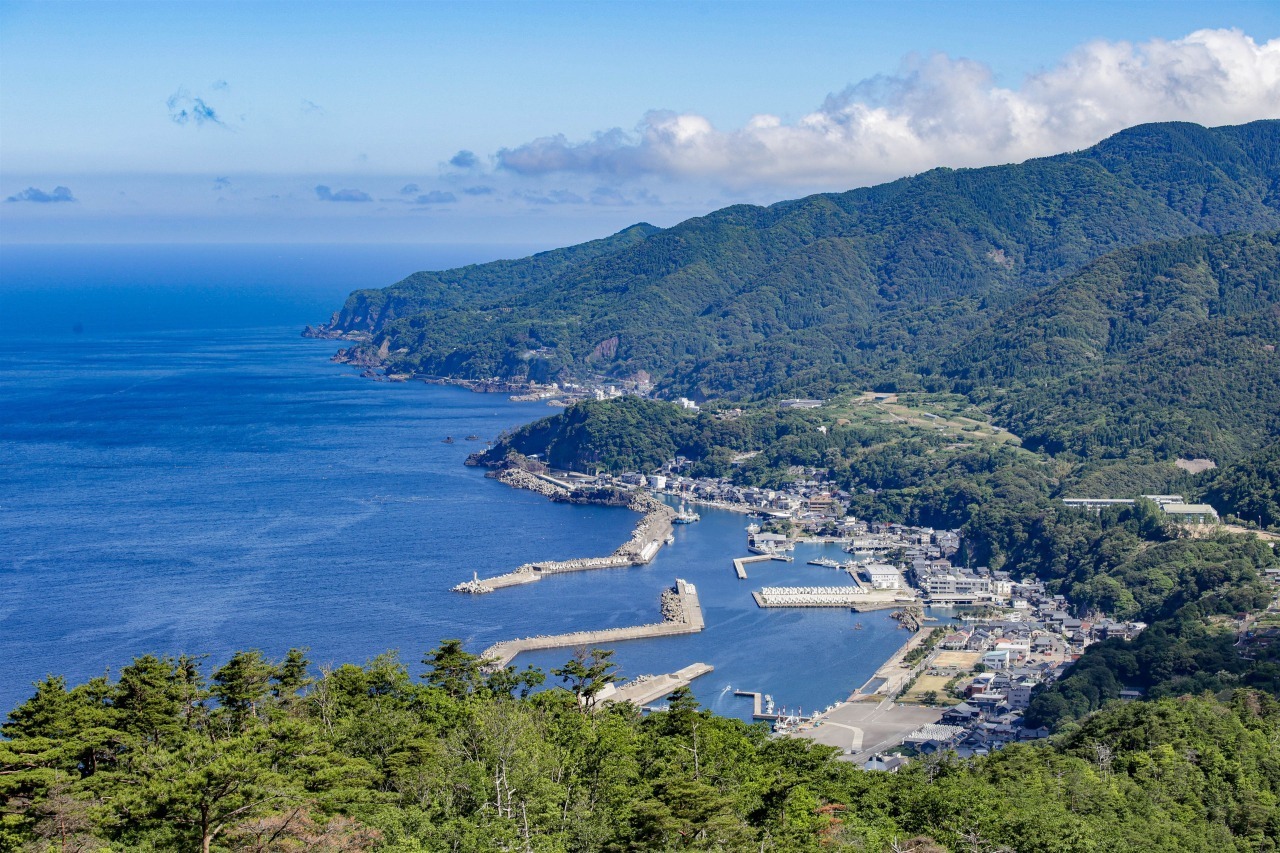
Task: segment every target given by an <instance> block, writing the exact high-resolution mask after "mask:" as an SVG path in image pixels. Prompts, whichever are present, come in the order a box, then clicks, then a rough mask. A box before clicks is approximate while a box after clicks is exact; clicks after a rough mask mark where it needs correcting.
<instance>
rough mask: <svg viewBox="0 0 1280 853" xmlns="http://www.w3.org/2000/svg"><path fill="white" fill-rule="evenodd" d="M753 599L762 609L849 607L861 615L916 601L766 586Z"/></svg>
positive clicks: (841, 589)
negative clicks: (864, 612)
mask: <svg viewBox="0 0 1280 853" xmlns="http://www.w3.org/2000/svg"><path fill="white" fill-rule="evenodd" d="M751 596H752V598H754V599H755V600H756V604H757V605H759V606H760V607H849V608H852V609H854V610H857V611H858V612H860V613H861V612H863V611H867V610H881V609H883V608H886V607H898V606H901V605H903V604H909V603H912V602H913V601H914V599H911V598H904V596H903V595H902V594H901V593H893V592H868V591H867V590H865V589H863V588H862V587H857V586H766V587H764V588H763V589H761V590H759V591H757V592H753V593H751Z"/></svg>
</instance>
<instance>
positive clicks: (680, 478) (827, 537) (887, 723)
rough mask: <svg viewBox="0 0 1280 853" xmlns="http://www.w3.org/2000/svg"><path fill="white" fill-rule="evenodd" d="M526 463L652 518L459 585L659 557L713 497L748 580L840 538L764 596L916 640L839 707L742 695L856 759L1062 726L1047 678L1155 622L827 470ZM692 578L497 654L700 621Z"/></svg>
mask: <svg viewBox="0 0 1280 853" xmlns="http://www.w3.org/2000/svg"><path fill="white" fill-rule="evenodd" d="M522 464H523V466H524V467H507V468H504V469H502V470H500V471H498V472H496V473H494V474H492V476H495V477H497V479H499V480H502V481H503V482H505V483H507V484H508V485H511V486H513V487H518V488H526V489H532V490H534V491H537V492H539V493H541V494H543V495H545V496H547V497H549V498H551V499H554V500H568V499H571V496H573V495H578V494H597V495H598V494H602V493H605V492H611V493H613V494H626V495H629V496H630V497H629V499H628V500H629V504H628V505H629V506H630V508H631V509H632V510H634V511H636V512H638V513H640V514H641V518H640V520H639V522H638V523H637V525H636V528H635V531H634V532H633V535H632V537H631V539H630V540H628V541H627V542H626V543H624V544H623V545H622V546H620V547H619V548H618V549H617V550H616V551H615V552H614V553H613V554H610V555H608V556H604V557H587V558H580V559H575V560H571V561H567V562H559V563H531V564H526V565H523V566H520V567H518V568H517V569H515V570H514V571H512V572H509V573H508V574H506V575H499V576H496V577H493V578H480V577H478V576H476V577H473V578H472V579H471V580H469V581H464V582H462V583H459V584H458V585H457V586H456V587H454V589H455V591H457V592H466V593H471V594H487V593H490V592H494V591H496V590H499V589H502V588H504V587H507V586H513V585H517V584H523V583H530V582H534V581H537V580H539V579H541V578H542V577H544V576H546V575H549V574H556V573H561V572H574V571H588V570H592V569H606V568H619V567H624V566H629V565H643V564H646V563H648V562H650V561H651V560H652V559H653V557H654V556H655V555H656V553H657V552H658V550H659V549H660V548H661V547H662V546H663V545H665V544H670V543H671V542H672V541H673V539H672V536H671V531H672V529H673V528H672V525H673V524H686V523H693V522H695V521H697V520H698V518H699V515H698V513H697V512H696V511H695V509H694V508H695V507H699V506H703V507H714V508H717V509H721V510H726V511H731V512H737V513H741V514H743V515H744V516H746V517H747V518H746V519H744V520H746V521H748V522H749V523H748V524H746V525H745V528H744V530H745V539H744V543H743V548H744V550H746V551H747V552H748V554H747V555H744V556H737V557H732V558H730V559H729V560H727V562H730V563H732V566H733V570H734V571H735V572H736V573H737V576H738V578H739V579H741V580H743V581H749V580H750V574H749V573H750V571H751V569H750V568H749V567H750V566H751V565H752V564H754V563H758V562H761V561H774V560H778V561H788V562H789V561H793V560H794V559H795V558H794V557H793V556H792V552H793V551H794V550H795V549H796V546H797V545H799V544H803V543H809V544H822V545H827V546H832V545H835V546H839V547H840V548H841V550H842V551H843V552H845V553H846V555H847V558H846V559H844V560H834V559H830V558H825V557H823V558H817V559H814V560H811V561H809V562H810V564H811V565H813V566H817V567H820V568H825V569H829V570H832V571H833V572H835V573H838V575H834V574H833V575H830V576H828V577H838V578H839V581H838V582H836V581H830V582H826V583H823V584H813V585H808V586H793V587H769V586H765V587H761V588H756V589H751V590H750V594H751V595H752V597H753V598H754V599H755V601H756V603H757V604H758V605H759V606H760V607H838V608H847V609H848V610H850V611H851V612H853V613H859V612H866V611H870V610H880V609H891V610H892V614H891V615H892V617H893V618H894V619H896V620H897V621H898V622H899V624H900V625H901V626H902V627H903V628H905V629H908V630H909V631H910V632H911V634H910V636H909V637H908V639H907V640H906V641H905V642H904V643H903V644H902V646H901V647H900V648H899V649H898V650H897V652H895V653H894V654H893V655H892V656H891V657H890V658H889V660H888V661H886V662H885V664H884V665H883V666H881V667H880V668H879V669H878V670H877V671H876V673H875V675H874V676H873V677H872V678H870V679H869V680H867V681H866V683H864V684H862V685H860V686H858V687H857V689H856V690H854V691H853V692H852V693H851V695H850V696H849V698H848V699H847V700H844V701H841V702H838V703H834V704H832V705H830V706H828V707H827V708H825V709H817V710H811V712H810V713H809V714H807V715H805V714H801V713H799V712H788V711H787V710H786V709H785V708H783V709H779V708H778V707H776V703H775V701H774V699H773V697H771V696H767V695H765V694H761V693H750V692H748V693H740V695H743V696H747V697H750V698H753V700H754V710H753V715H752V716H753V718H754V719H756V720H758V721H764V722H768V723H770V724H771V725H772V726H773V729H774V731H775V732H777V733H778V734H780V735H790V736H798V737H804V738H808V739H811V740H814V741H817V742H819V743H824V744H827V745H829V746H833V747H836V748H838V749H840V750H841V753H842V757H843V758H844V759H845V760H849V761H854V762H857V763H859V764H861V765H862V766H864V767H866V768H868V769H873V770H894V769H897V768H898V767H900V766H902V765H903V763H905V762H907V761H909V760H911V759H912V758H913V757H920V756H928V755H931V754H937V753H946V752H953V753H955V754H957V755H959V756H962V757H965V756H973V755H983V754H987V753H989V752H991V751H992V750H998V749H1000V748H1002V747H1004V746H1005V745H1007V744H1010V743H1016V742H1019V741H1026V740H1034V739H1038V738H1043V737H1047V736H1048V734H1049V731H1048V730H1047V729H1046V728H1043V727H1032V726H1028V725H1024V723H1023V717H1024V714H1025V712H1026V710H1027V708H1028V706H1029V705H1030V702H1031V698H1032V696H1033V694H1034V693H1035V692H1036V690H1037V688H1040V687H1041V686H1042V685H1048V684H1051V683H1053V682H1054V681H1056V680H1057V679H1059V678H1060V677H1061V676H1062V675H1063V674H1064V673H1065V672H1066V671H1067V669H1068V668H1069V667H1070V666H1071V664H1072V663H1073V662H1074V661H1075V660H1077V659H1078V658H1079V657H1080V655H1081V654H1082V653H1083V652H1084V650H1085V649H1086V648H1087V647H1088V646H1089V645H1091V644H1092V643H1095V642H1099V641H1102V640H1107V639H1113V638H1120V639H1122V640H1131V639H1133V638H1134V637H1136V636H1137V635H1138V634H1139V633H1140V632H1141V631H1142V630H1143V629H1144V628H1145V627H1146V625H1145V624H1144V623H1142V622H1136V621H1128V622H1127V621H1121V620H1117V619H1113V618H1110V617H1109V616H1108V615H1106V614H1103V613H1088V614H1075V613H1072V612H1071V609H1070V607H1069V606H1068V603H1067V601H1066V599H1065V597H1064V596H1062V595H1060V594H1052V593H1051V592H1049V591H1048V590H1047V589H1046V587H1045V585H1044V584H1043V583H1042V582H1040V581H1038V580H1035V579H1028V578H1015V577H1013V576H1012V575H1011V574H1010V573H1009V572H1006V571H1000V570H991V569H989V568H987V567H985V566H971V565H968V564H967V562H965V560H964V557H963V555H964V550H963V547H962V546H963V541H962V538H961V534H960V532H959V531H955V530H935V529H932V528H928V527H913V526H907V525H902V524H895V523H881V522H875V521H869V520H865V519H860V518H856V517H854V516H852V515H851V514H850V513H849V512H848V501H849V498H850V496H849V495H848V494H847V493H843V492H841V491H840V490H838V489H835V488H833V487H832V486H831V484H829V483H827V482H824V480H823V478H822V474H823V472H822V471H821V470H818V469H803V470H797V471H796V472H794V473H795V474H796V475H797V477H796V479H795V481H794V482H791V483H789V484H787V485H786V486H785V487H784V488H781V489H765V488H755V487H743V486H740V485H735V484H734V483H732V482H730V481H729V480H727V479H711V478H695V477H690V476H686V475H684V474H682V473H681V469H682V467H683V461H682V460H680V459H674V460H671V461H670V462H669V463H668V464H667V465H665V466H663V467H662V469H661V470H659V471H656V472H653V473H647V474H643V473H639V472H629V473H624V474H621V475H617V476H613V475H609V474H600V475H585V474H580V473H576V472H560V471H551V470H549V469H547V468H546V467H545V466H543V465H541V464H540V463H539V462H538V461H537V459H531V460H527V461H525V462H524V463H522ZM1142 497H1143V498H1145V499H1147V500H1150V501H1152V502H1153V503H1154V504H1155V505H1156V506H1158V507H1160V508H1161V510H1162V512H1163V513H1164V515H1165V519H1166V521H1167V522H1168V523H1171V524H1178V525H1187V526H1189V527H1197V526H1203V525H1206V524H1213V523H1215V522H1216V521H1217V515H1216V512H1214V510H1213V508H1212V507H1209V506H1206V505H1196V504H1187V503H1186V502H1185V501H1184V500H1183V498H1182V497H1181V496H1180V495H1144V496H1142ZM1123 503H1133V499H1127V498H1098V499H1075V498H1068V499H1066V500H1065V501H1064V504H1065V505H1067V506H1070V507H1073V508H1075V509H1078V510H1081V511H1085V512H1100V511H1102V509H1104V508H1105V507H1107V506H1111V505H1115V504H1123ZM748 586H750V584H748ZM691 589H692V585H691V584H686V582H685V581H683V580H678V581H677V585H676V587H674V588H673V590H675V592H672V593H670V594H671V595H675V594H676V592H678V593H679V594H680V595H681V596H683V606H682V607H681V608H678V609H677V610H675V611H672V612H667V610H664V621H663V622H659V623H654V624H651V625H641V626H635V627H633V628H615V629H607V630H604V631H599V632H576V633H574V634H569V635H562V636H558V637H536V638H526V639H524V640H513V641H506V642H504V643H500V644H499V645H498V646H497V647H495V648H494V649H493V650H491V651H492V652H493V653H494V656H495V657H497V658H499V659H500V660H501V661H502V662H503V663H506V662H508V661H510V659H511V658H512V657H514V656H515V654H518V653H519V651H520V650H522V649H533V648H555V647H570V646H579V647H584V646H586V645H588V644H595V643H599V642H608V641H610V640H617V639H640V638H645V637H651V636H663V635H667V634H671V633H688V632H691V631H699V630H702V629H703V626H704V622H703V617H702V614H701V610H700V607H699V605H698V604H697V602H696V597H690V596H689V595H688V594H687V592H688V590H691ZM666 600H667V599H666V598H664V601H666ZM673 600H674V599H673ZM690 603H692V612H691V604H690ZM672 613H675V615H674V616H673V615H672ZM1269 636H1270V635H1268V637H1269ZM486 654H488V652H486ZM711 670H712V667H711V666H710V665H708V664H703V663H699V664H696V665H691V666H689V667H686V668H685V669H683V670H680V671H678V672H676V673H672V674H669V675H661V676H642V677H640V678H639V679H637V680H636V681H635V682H633V683H631V684H628V685H624V686H623V687H622V688H621V689H620V690H619V691H618V693H617V696H616V697H614V699H613V701H628V700H626V698H625V697H635V696H644V697H645V698H646V700H647V701H649V702H654V701H658V700H660V699H661V696H659V695H658V694H659V693H662V691H661V690H658V689H657V685H660V684H665V685H669V686H672V687H674V686H683V685H687V684H688V683H689V682H690V681H692V680H693V679H695V678H697V677H699V676H701V675H703V674H705V673H706V672H710V671H711ZM655 679H656V680H655ZM646 684H648V687H645V686H644V685H646ZM611 692H612V691H611ZM667 692H669V690H668V691H667ZM662 695H666V694H665V693H662ZM1140 697H1141V693H1140V692H1139V691H1137V690H1126V691H1124V692H1123V693H1122V694H1121V698H1122V699H1137V698H1140Z"/></svg>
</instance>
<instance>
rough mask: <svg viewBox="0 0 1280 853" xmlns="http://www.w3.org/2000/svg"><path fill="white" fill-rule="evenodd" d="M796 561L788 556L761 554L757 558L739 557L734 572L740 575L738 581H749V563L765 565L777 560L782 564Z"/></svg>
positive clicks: (734, 563) (734, 565)
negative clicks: (768, 561)
mask: <svg viewBox="0 0 1280 853" xmlns="http://www.w3.org/2000/svg"><path fill="white" fill-rule="evenodd" d="M792 559H794V558H793V557H788V556H787V555H786V554H759V555H757V556H755V557H739V558H738V559H736V560H734V561H733V570H734V571H735V572H737V574H738V580H740V581H744V580H746V579H747V563H763V562H766V561H767V560H777V561H778V562H780V563H790V562H791V561H792Z"/></svg>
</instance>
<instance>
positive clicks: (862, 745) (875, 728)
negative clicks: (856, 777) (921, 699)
mask: <svg viewBox="0 0 1280 853" xmlns="http://www.w3.org/2000/svg"><path fill="white" fill-rule="evenodd" d="M941 717H942V709H941V708H923V707H920V706H916V705H898V704H896V703H894V702H890V701H887V700H886V701H883V702H847V703H845V704H844V705H841V706H840V707H838V708H836V709H834V710H832V711H830V712H828V713H825V714H823V715H822V718H821V719H822V724H821V725H819V726H812V727H808V728H805V729H802V730H801V731H799V732H797V734H798V735H799V736H800V737H806V738H809V739H810V740H814V741H817V742H818V743H824V744H826V745H827V746H834V747H839V748H840V749H842V750H844V751H845V752H846V754H847V755H848V758H849V760H851V761H855V762H857V763H859V764H861V763H862V762H864V761H866V760H867V759H868V758H870V757H871V756H872V755H873V754H875V753H876V752H879V751H880V750H882V749H887V748H888V747H890V746H892V745H894V744H897V743H899V742H901V741H902V739H903V738H905V737H906V736H907V735H909V734H911V733H912V732H913V731H915V730H916V729H918V728H920V727H921V726H923V725H925V724H926V723H936V722H937V721H938V720H939V719H940V718H941Z"/></svg>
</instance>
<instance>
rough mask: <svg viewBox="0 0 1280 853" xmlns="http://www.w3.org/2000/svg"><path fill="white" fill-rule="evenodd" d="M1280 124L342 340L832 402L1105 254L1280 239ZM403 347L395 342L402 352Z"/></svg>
mask: <svg viewBox="0 0 1280 853" xmlns="http://www.w3.org/2000/svg"><path fill="white" fill-rule="evenodd" d="M1277 150H1280V122H1277V121H1262V122H1254V123H1252V124H1248V125H1243V126H1239V127H1224V128H1214V129H1206V128H1202V127H1199V126H1198V125H1192V124H1179V123H1170V124H1152V125H1142V126H1139V127H1135V128H1131V129H1129V130H1126V131H1123V132H1121V133H1119V134H1116V135H1115V136H1113V137H1111V138H1109V139H1107V140H1104V141H1103V142H1101V143H1099V144H1098V145H1096V146H1094V147H1092V148H1089V149H1086V150H1084V151H1080V152H1075V153H1071V154H1062V155H1057V156H1054V157H1047V158H1041V159H1036V160H1030V161H1027V162H1025V163H1022V164H1018V165H1011V166H995V167H989V168H983V169H960V170H951V169H934V170H932V171H929V172H926V173H923V174H921V175H917V176H915V177H911V178H904V179H902V180H898V181H894V182H892V183H889V184H884V185H881V186H876V187H870V188H865V189H858V190H852V191H850V192H845V193H836V194H823V195H815V196H810V197H807V198H803V199H798V200H795V201H787V202H781V203H778V204H775V205H771V206H769V207H753V206H749V205H737V206H734V207H729V208H725V209H723V210H719V211H716V212H714V213H711V214H708V215H707V216H703V217H698V218H695V219H691V220H688V221H686V222H683V223H681V224H679V225H676V226H674V227H672V228H667V229H653V228H652V227H651V226H643V225H639V226H634V227H633V228H631V229H627V230H625V231H623V232H620V233H619V234H616V235H614V236H612V237H609V238H606V239H605V240H599V241H594V242H592V243H586V244H583V245H582V246H578V247H572V248H570V249H563V250H557V251H556V252H550V253H543V254H541V255H536V256H534V257H532V258H527V259H523V260H520V261H501V262H497V263H495V264H485V265H479V266H476V267H467V268H463V269H461V270H451V271H446V272H443V273H420V274H417V275H415V276H411V277H409V278H408V279H406V280H405V281H403V282H401V283H399V284H397V285H394V286H392V287H390V288H387V289H385V290H381V291H358V292H357V293H354V294H352V296H351V297H350V298H349V299H348V301H347V304H346V306H344V308H343V310H342V311H341V312H339V314H338V316H337V317H336V318H335V320H334V321H333V322H332V323H331V324H329V325H328V326H326V327H324V330H323V331H324V333H326V334H333V335H338V334H349V333H359V334H367V335H369V336H370V340H369V342H368V345H367V346H368V348H369V350H370V351H371V352H377V351H379V350H382V351H384V352H387V353H389V356H388V359H387V361H388V363H389V369H391V370H392V371H397V372H419V373H426V374H433V375H443V376H450V377H456V378H482V377H491V376H499V377H505V378H513V379H526V378H531V379H535V380H545V379H549V378H554V377H562V376H572V375H586V374H596V375H604V376H612V377H626V376H631V375H634V374H635V373H637V372H638V371H644V372H646V373H648V374H650V375H651V376H652V377H654V379H655V381H656V382H657V383H658V384H659V387H660V389H662V390H663V391H664V392H666V393H670V394H673V395H674V394H676V393H683V394H688V395H692V396H695V397H709V396H711V397H714V396H729V397H739V398H750V397H767V396H772V395H774V394H790V393H815V394H816V393H824V392H825V391H827V390H829V389H830V388H832V387H835V386H838V385H841V384H845V383H863V384H870V383H875V382H879V381H884V380H885V379H886V378H887V377H888V378H892V377H896V376H898V375H900V374H907V375H909V374H912V373H914V372H915V368H916V362H917V361H918V360H919V359H918V358H917V356H918V354H920V353H924V352H928V351H931V350H935V349H939V348H948V347H950V346H954V345H955V344H956V343H958V342H959V341H960V340H961V338H962V337H963V336H964V335H965V334H966V333H967V332H971V331H973V330H975V329H978V328H981V327H982V326H983V325H984V315H985V314H986V313H988V312H993V311H1000V310H1003V309H1006V308H1008V307H1010V306H1012V305H1014V304H1016V303H1017V302H1018V301H1019V300H1020V299H1022V298H1023V297H1024V296H1025V295H1026V294H1028V293H1030V292H1033V291H1036V290H1038V289H1040V288H1043V287H1046V286H1048V285H1052V284H1054V283H1056V282H1057V281H1059V280H1061V279H1062V278H1064V277H1066V276H1069V275H1070V274H1072V273H1075V272H1077V271H1079V270H1080V269H1082V268H1083V267H1085V266H1086V265H1087V264H1088V263H1090V262H1091V261H1093V260H1095V259H1096V258H1099V257H1101V256H1103V255H1105V254H1107V253H1108V252H1111V251H1113V250H1116V249H1120V248H1125V247H1129V246H1135V245H1140V244H1144V243H1149V242H1154V241H1157V240H1163V239H1169V238H1175V237H1184V236H1192V235H1197V234H1201V235H1202V234H1206V233H1209V234H1223V233H1228V232H1232V231H1257V230H1264V229H1275V228H1277V227H1280V162H1278V158H1277V155H1276V153H1275V152H1276V151H1277ZM384 347H385V349H383V348H384Z"/></svg>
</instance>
